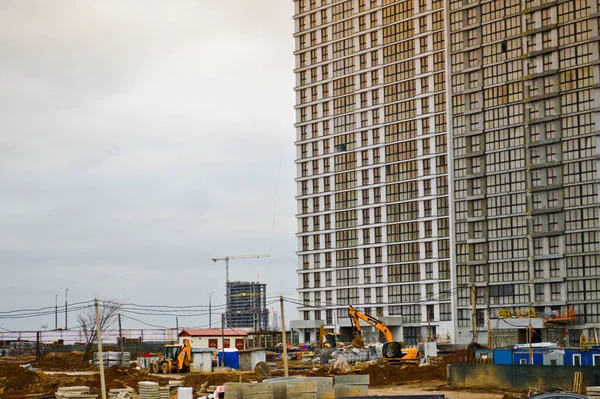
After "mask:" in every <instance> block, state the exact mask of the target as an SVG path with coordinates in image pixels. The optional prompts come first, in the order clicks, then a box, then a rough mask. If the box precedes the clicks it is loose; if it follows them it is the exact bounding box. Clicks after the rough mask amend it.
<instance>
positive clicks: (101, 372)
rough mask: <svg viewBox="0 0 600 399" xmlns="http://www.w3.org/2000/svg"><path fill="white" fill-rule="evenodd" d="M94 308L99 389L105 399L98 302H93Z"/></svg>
mask: <svg viewBox="0 0 600 399" xmlns="http://www.w3.org/2000/svg"><path fill="white" fill-rule="evenodd" d="M94 304H95V306H96V335H97V337H98V361H99V362H100V389H101V390H102V399H106V381H104V359H102V331H101V329H100V311H99V310H98V300H97V299H95V300H94Z"/></svg>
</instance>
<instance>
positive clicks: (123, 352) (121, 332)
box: [119, 313, 125, 366]
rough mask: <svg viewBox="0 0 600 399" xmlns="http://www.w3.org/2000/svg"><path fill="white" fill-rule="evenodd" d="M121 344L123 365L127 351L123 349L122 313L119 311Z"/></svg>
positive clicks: (122, 364) (123, 364)
mask: <svg viewBox="0 0 600 399" xmlns="http://www.w3.org/2000/svg"><path fill="white" fill-rule="evenodd" d="M119 344H120V346H121V366H125V351H124V350H123V346H124V344H123V330H122V329H121V313H119Z"/></svg>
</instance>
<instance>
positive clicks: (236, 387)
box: [213, 382, 244, 399]
mask: <svg viewBox="0 0 600 399" xmlns="http://www.w3.org/2000/svg"><path fill="white" fill-rule="evenodd" d="M213 392H214V389H213ZM243 397H244V395H243V394H242V383H241V382H226V383H225V399H242V398H243Z"/></svg>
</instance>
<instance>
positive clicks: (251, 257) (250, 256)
mask: <svg viewBox="0 0 600 399" xmlns="http://www.w3.org/2000/svg"><path fill="white" fill-rule="evenodd" d="M270 257H271V255H269V254H261V255H235V256H224V257H222V258H212V261H213V262H215V263H217V261H220V260H224V261H225V284H226V285H227V286H229V260H230V259H258V258H270Z"/></svg>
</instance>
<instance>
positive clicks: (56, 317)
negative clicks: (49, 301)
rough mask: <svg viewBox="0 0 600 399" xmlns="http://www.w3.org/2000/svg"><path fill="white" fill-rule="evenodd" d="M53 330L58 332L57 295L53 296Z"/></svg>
mask: <svg viewBox="0 0 600 399" xmlns="http://www.w3.org/2000/svg"><path fill="white" fill-rule="evenodd" d="M54 329H55V330H58V294H56V295H55V296H54Z"/></svg>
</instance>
